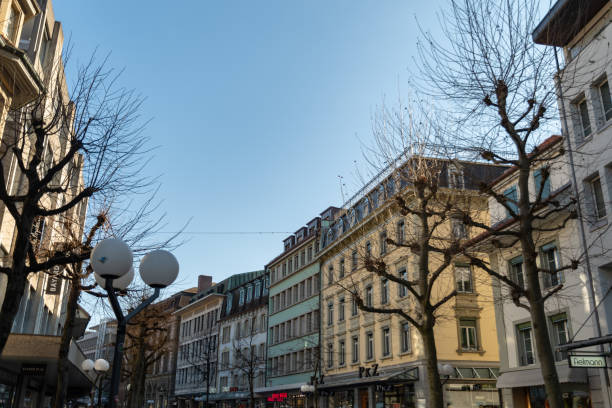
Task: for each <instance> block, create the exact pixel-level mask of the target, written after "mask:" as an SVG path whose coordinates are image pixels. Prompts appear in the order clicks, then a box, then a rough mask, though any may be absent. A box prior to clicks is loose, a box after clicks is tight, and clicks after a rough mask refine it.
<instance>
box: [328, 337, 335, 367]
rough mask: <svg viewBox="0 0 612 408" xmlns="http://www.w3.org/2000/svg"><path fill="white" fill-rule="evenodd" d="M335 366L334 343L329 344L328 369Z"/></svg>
mask: <svg viewBox="0 0 612 408" xmlns="http://www.w3.org/2000/svg"><path fill="white" fill-rule="evenodd" d="M333 366H334V345H333V344H332V343H328V344H327V368H331V367H333Z"/></svg>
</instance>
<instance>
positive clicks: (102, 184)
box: [0, 55, 151, 350]
mask: <svg viewBox="0 0 612 408" xmlns="http://www.w3.org/2000/svg"><path fill="white" fill-rule="evenodd" d="M49 77H50V78H51V79H50V80H49V83H48V86H49V87H48V89H47V91H46V92H45V93H43V94H41V95H40V96H39V97H38V98H36V99H35V100H34V101H32V102H30V103H28V104H27V105H25V106H23V107H21V108H19V109H18V110H13V111H10V112H9V119H8V120H7V126H6V129H5V133H4V135H3V137H2V140H1V144H0V160H1V161H2V163H3V165H2V166H0V179H1V180H2V182H1V183H0V202H1V203H2V204H3V207H4V208H5V213H7V214H8V215H6V216H5V217H4V219H3V224H5V223H7V222H8V218H10V221H11V223H12V224H13V225H14V237H13V240H12V249H11V252H10V254H9V255H8V256H7V258H6V259H5V262H4V266H2V267H0V272H1V273H3V274H5V275H6V276H7V286H6V294H5V298H4V302H3V303H2V307H1V309H0V350H2V349H3V348H4V345H5V344H6V341H7V339H8V335H9V333H10V331H11V326H12V324H13V320H14V318H15V315H16V313H17V311H18V309H19V304H20V301H21V297H22V294H23V292H24V288H25V285H26V282H27V276H28V275H29V274H30V273H35V272H41V271H50V270H52V269H53V268H55V267H62V266H66V265H68V266H70V265H78V264H79V262H82V261H83V260H86V259H87V258H89V254H90V251H91V249H92V244H94V243H93V242H90V243H89V245H84V241H83V240H82V239H81V238H79V239H77V240H73V241H70V240H66V239H63V237H64V238H65V237H66V236H68V235H72V236H76V237H80V236H81V235H82V234H83V230H84V219H85V214H86V210H87V205H88V202H90V201H91V200H93V202H96V201H97V202H104V201H106V202H113V201H114V202H120V201H123V204H125V199H124V198H123V197H126V196H128V195H130V194H138V193H139V192H144V191H146V190H147V189H148V188H149V186H151V180H150V179H147V178H144V177H142V176H141V175H140V174H141V170H142V166H143V164H144V160H145V159H146V154H147V153H148V151H147V149H146V147H145V144H146V142H147V138H146V137H144V136H143V134H142V122H141V120H140V117H139V109H140V106H141V103H142V99H141V98H140V97H139V96H137V95H135V94H134V92H133V91H130V90H127V89H124V88H122V87H120V86H119V85H118V83H117V79H118V73H117V72H115V71H113V70H112V69H109V68H108V67H107V64H106V60H102V61H101V62H100V61H98V60H97V59H96V57H95V55H94V56H92V58H91V59H90V60H89V61H88V62H87V63H86V64H85V65H84V66H81V67H80V68H79V69H78V70H77V71H76V76H75V79H74V81H73V83H72V84H71V86H70V87H69V86H68V85H67V83H66V79H65V76H64V65H63V63H62V62H61V61H60V62H57V63H55V65H54V68H53V69H51V71H50V75H49ZM65 228H70V229H71V232H70V234H62V233H55V232H56V230H57V229H65Z"/></svg>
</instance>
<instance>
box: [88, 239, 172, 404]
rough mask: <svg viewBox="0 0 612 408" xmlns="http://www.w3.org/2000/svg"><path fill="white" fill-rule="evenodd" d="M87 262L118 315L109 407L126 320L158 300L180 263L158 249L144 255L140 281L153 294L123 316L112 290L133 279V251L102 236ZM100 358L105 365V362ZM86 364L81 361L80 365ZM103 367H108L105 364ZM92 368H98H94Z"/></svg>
mask: <svg viewBox="0 0 612 408" xmlns="http://www.w3.org/2000/svg"><path fill="white" fill-rule="evenodd" d="M90 262H91V266H92V268H93V270H94V278H95V280H96V282H97V283H98V285H100V286H101V287H103V288H104V289H105V290H106V292H107V293H108V299H109V301H110V303H111V306H112V308H113V312H114V313H115V316H116V317H117V336H116V341H115V354H114V356H113V368H112V376H111V400H110V406H111V408H114V407H116V406H117V403H118V397H117V395H118V392H119V378H120V372H121V363H122V360H123V343H124V341H125V333H126V326H127V322H128V321H129V320H130V319H131V318H132V317H134V316H135V315H136V314H138V313H139V312H140V311H142V310H143V309H144V308H145V307H147V306H148V305H150V304H151V303H152V302H153V301H154V300H155V299H157V297H158V296H159V292H160V289H163V288H165V287H166V286H168V285H170V284H172V282H174V281H175V279H176V277H177V276H178V272H179V264H178V261H177V260H176V258H175V257H174V255H172V254H171V253H170V252H168V251H164V250H161V249H158V250H155V251H151V252H149V253H148V254H146V255H145V256H143V257H142V259H141V260H140V267H139V268H138V272H139V273H140V278H141V279H142V281H143V282H144V283H146V284H147V285H148V286H150V287H151V288H153V289H154V292H153V295H151V296H150V297H149V298H147V299H146V300H144V301H143V302H142V303H141V304H140V305H138V306H137V307H135V308H134V309H133V310H132V311H131V312H130V313H128V314H127V315H124V314H123V311H122V310H121V306H120V304H119V300H118V298H117V294H116V293H115V291H116V290H118V291H123V290H125V289H127V287H128V286H129V285H130V283H131V282H132V280H133V279H134V268H133V266H132V264H133V262H134V254H133V253H132V250H131V249H130V247H129V246H128V245H127V244H126V243H125V242H123V241H122V240H120V239H115V238H111V239H105V240H103V241H100V242H99V243H98V245H96V247H95V248H94V250H93V251H92V252H91V258H90ZM89 361H91V360H89ZM98 361H100V360H97V361H96V362H95V363H94V366H95V365H96V364H98ZM103 361H104V362H105V363H106V364H107V365H108V362H106V361H105V360H103ZM85 363H86V362H83V364H85ZM100 364H102V363H100ZM87 366H88V367H89V363H87ZM100 367H102V366H100ZM94 368H95V367H94ZM83 369H84V370H85V366H83ZM106 369H107V370H108V367H107V368H106ZM95 370H96V371H97V368H95Z"/></svg>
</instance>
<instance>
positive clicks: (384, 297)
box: [380, 278, 389, 305]
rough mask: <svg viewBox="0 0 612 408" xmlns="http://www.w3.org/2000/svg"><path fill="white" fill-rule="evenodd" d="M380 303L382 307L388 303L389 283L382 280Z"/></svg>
mask: <svg viewBox="0 0 612 408" xmlns="http://www.w3.org/2000/svg"><path fill="white" fill-rule="evenodd" d="M380 303H381V304H383V305H386V304H387V303H389V281H388V280H387V279H384V278H383V279H381V281H380Z"/></svg>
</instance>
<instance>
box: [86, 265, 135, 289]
mask: <svg viewBox="0 0 612 408" xmlns="http://www.w3.org/2000/svg"><path fill="white" fill-rule="evenodd" d="M94 279H95V280H96V283H97V284H98V285H100V287H101V288H103V289H105V288H106V281H105V280H104V278H102V277H101V276H99V275H98V274H97V273H94ZM133 280H134V268H130V270H129V271H128V273H126V274H125V275H123V276H121V277H119V278H117V279H113V288H115V289H117V290H126V289H127V287H128V286H130V283H132V281H133Z"/></svg>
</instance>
